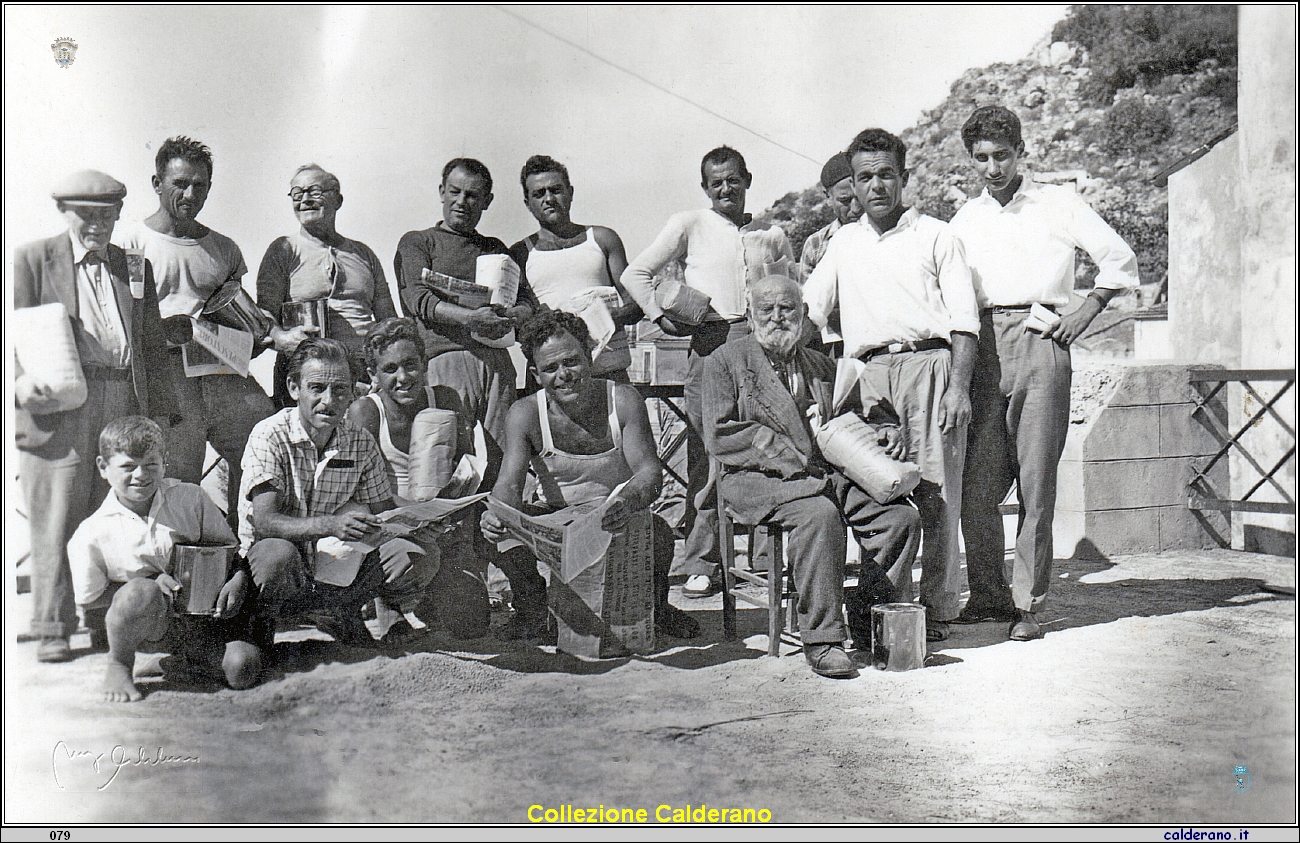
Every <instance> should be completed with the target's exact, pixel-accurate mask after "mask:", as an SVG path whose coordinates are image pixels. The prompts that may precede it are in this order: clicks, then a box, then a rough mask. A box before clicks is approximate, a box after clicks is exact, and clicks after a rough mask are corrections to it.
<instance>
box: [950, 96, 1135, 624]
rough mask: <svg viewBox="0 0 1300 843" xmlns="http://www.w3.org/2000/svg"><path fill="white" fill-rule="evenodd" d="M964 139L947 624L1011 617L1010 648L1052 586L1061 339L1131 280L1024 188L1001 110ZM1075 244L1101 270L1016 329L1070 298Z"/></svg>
mask: <svg viewBox="0 0 1300 843" xmlns="http://www.w3.org/2000/svg"><path fill="white" fill-rule="evenodd" d="M961 137H962V142H963V143H965V144H966V150H967V152H969V153H970V156H971V163H972V164H973V165H974V167H975V170H976V171H977V172H978V173H979V175H980V178H981V179H982V180H983V181H984V184H985V189H984V191H983V193H981V194H980V195H979V196H977V197H975V198H974V199H972V200H970V201H969V202H967V203H966V204H965V205H963V206H962V208H961V210H959V211H958V212H957V215H956V216H955V217H953V220H952V230H953V231H954V232H955V233H956V234H957V235H958V236H959V237H960V238H961V240H962V243H963V244H964V245H965V247H966V255H967V258H968V260H969V263H970V267H971V274H972V276H973V278H974V282H975V292H976V295H977V296H978V298H979V306H980V334H979V350H978V352H977V354H976V367H975V368H976V371H975V377H974V382H973V384H972V388H971V400H972V405H973V416H972V421H971V430H970V436H969V448H968V450H967V452H966V477H965V497H964V499H963V501H962V531H963V534H964V536H965V538H966V565H967V572H968V574H969V577H970V589H971V597H970V602H969V603H967V605H966V608H965V610H964V611H963V612H962V615H961V617H960V618H959V619H958V620H959V621H960V622H962V623H978V622H980V621H984V620H1000V621H1003V622H1010V623H1011V627H1010V632H1009V635H1010V637H1011V638H1012V640H1016V641H1029V640H1032V639H1034V638H1040V637H1042V631H1041V629H1040V628H1039V626H1038V622H1037V620H1036V619H1035V617H1034V613H1035V612H1036V611H1038V610H1040V609H1041V608H1042V605H1043V601H1044V600H1045V599H1046V598H1047V587H1048V584H1049V583H1050V582H1051V571H1052V516H1053V513H1054V510H1055V507H1056V468H1057V463H1058V462H1059V461H1060V459H1061V452H1062V450H1063V449H1064V448H1065V435H1066V432H1067V430H1068V429H1069V424H1070V344H1071V343H1073V342H1074V341H1075V340H1076V339H1078V338H1079V337H1080V336H1082V335H1083V333H1084V331H1085V330H1087V328H1088V325H1089V324H1090V323H1091V322H1092V320H1093V319H1094V318H1096V316H1097V314H1098V313H1100V312H1101V311H1102V310H1103V309H1104V308H1105V307H1106V305H1107V304H1108V303H1109V302H1110V300H1111V299H1112V298H1113V297H1114V296H1115V295H1116V294H1117V293H1119V292H1121V291H1123V290H1127V289H1132V288H1133V287H1136V286H1137V284H1138V268H1137V257H1136V256H1135V255H1134V254H1133V250H1132V249H1131V248H1129V246H1128V244H1126V243H1125V242H1124V240H1123V239H1122V238H1121V237H1120V236H1119V235H1118V234H1116V233H1115V231H1114V230H1113V229H1112V228H1111V227H1110V226H1109V225H1107V224H1106V221H1105V220H1103V219H1102V218H1101V217H1100V216H1098V215H1097V212H1096V211H1094V210H1092V208H1090V207H1088V203H1087V202H1085V201H1084V200H1083V199H1082V198H1081V197H1079V195H1078V194H1077V193H1076V192H1075V191H1074V190H1073V189H1071V188H1069V187H1061V186H1050V185H1041V184H1035V183H1034V182H1033V181H1032V180H1030V179H1028V178H1026V177H1025V176H1024V175H1023V174H1021V173H1020V172H1019V164H1020V159H1021V158H1022V157H1023V156H1024V154H1025V144H1024V141H1023V140H1022V138H1021V134H1020V120H1019V119H1017V117H1016V115H1015V114H1013V113H1012V112H1011V111H1008V110H1007V109H1005V108H1002V107H1001V106H986V107H984V108H980V109H978V110H976V112H975V113H974V114H972V115H971V117H970V119H969V120H967V121H966V125H965V126H963V127H962V131H961ZM1076 248H1078V249H1083V250H1084V251H1085V252H1087V253H1088V255H1089V256H1090V257H1091V258H1092V259H1093V261H1094V262H1095V263H1096V264H1097V266H1098V268H1099V269H1100V272H1099V273H1098V275H1097V280H1096V285H1095V287H1094V289H1093V291H1092V293H1090V294H1089V296H1088V298H1087V299H1085V300H1084V303H1083V304H1082V305H1081V306H1080V307H1079V308H1078V309H1077V310H1075V311H1073V312H1071V313H1069V314H1067V315H1065V316H1062V317H1060V321H1058V322H1056V323H1055V324H1054V325H1052V326H1051V327H1050V328H1048V329H1046V330H1042V331H1035V330H1034V329H1033V328H1032V327H1027V326H1026V320H1028V319H1029V310H1030V308H1031V307H1032V306H1033V305H1035V304H1039V305H1043V306H1045V307H1047V308H1048V309H1050V310H1053V311H1060V310H1061V309H1062V308H1063V307H1064V306H1065V305H1067V304H1068V303H1069V301H1070V291H1071V290H1072V289H1073V288H1074V250H1075V249H1076ZM1030 324H1032V322H1031V323H1030ZM1013 481H1014V482H1015V483H1016V485H1017V489H1018V492H1017V495H1018V497H1019V499H1020V521H1019V526H1018V527H1017V530H1016V553H1015V559H1014V561H1013V562H1012V563H1011V564H1010V565H1008V564H1007V563H1006V562H1005V561H1004V554H1003V534H1002V518H1001V516H1000V515H998V504H999V503H1000V502H1001V501H1002V499H1003V497H1005V495H1006V493H1007V491H1008V490H1009V489H1010V488H1011V483H1012V482H1013Z"/></svg>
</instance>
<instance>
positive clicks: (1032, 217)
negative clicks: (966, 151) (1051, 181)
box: [951, 175, 1139, 308]
mask: <svg viewBox="0 0 1300 843" xmlns="http://www.w3.org/2000/svg"><path fill="white" fill-rule="evenodd" d="M951 225H952V231H953V233H954V234H956V235H957V236H958V237H959V238H960V239H961V241H962V245H964V246H965V247H966V260H967V262H968V263H969V264H970V268H971V275H972V276H973V278H974V281H975V293H976V295H977V296H978V297H979V305H980V307H982V308H983V307H993V306H998V305H1001V306H1007V305H1020V304H1034V303H1035V302H1037V303H1040V304H1050V305H1057V306H1061V305H1065V304H1068V303H1069V301H1070V291H1071V290H1073V289H1074V250H1075V249H1083V250H1084V251H1085V252H1087V253H1088V256H1089V257H1091V258H1092V260H1093V262H1094V263H1096V264H1097V268H1098V269H1099V270H1100V272H1098V274H1097V281H1096V286H1097V287H1099V288H1101V289H1105V290H1127V289H1132V288H1133V287H1136V286H1137V285H1138V281H1139V279H1138V265H1137V256H1136V255H1135V254H1133V250H1132V249H1131V248H1129V245H1128V244H1127V243H1125V242H1124V239H1123V238H1122V237H1120V236H1119V235H1118V234H1116V233H1115V230H1114V229H1113V228H1111V227H1110V226H1109V225H1107V224H1106V221H1105V220H1103V219H1102V218H1101V216H1100V215H1098V214H1097V212H1096V211H1094V210H1093V209H1092V208H1091V207H1089V206H1088V203H1087V202H1085V201H1084V200H1083V197H1081V196H1079V194H1078V193H1076V192H1075V191H1074V189H1073V188H1070V187H1067V186H1064V185H1047V184H1036V183H1034V182H1032V181H1030V180H1029V177H1028V176H1027V175H1026V176H1024V178H1023V180H1022V181H1021V183H1020V187H1019V188H1018V189H1017V190H1016V193H1015V195H1014V196H1013V197H1012V198H1011V201H1010V202H1008V203H1007V204H1006V207H1003V206H1002V204H1001V203H1000V202H998V200H997V199H995V198H993V196H992V195H990V193H989V191H988V188H985V189H984V192H983V193H981V194H980V195H979V196H976V197H975V198H974V199H971V200H970V201H969V202H967V203H966V204H965V205H962V206H961V209H960V210H959V211H957V215H956V216H954V217H953V218H952V223H951Z"/></svg>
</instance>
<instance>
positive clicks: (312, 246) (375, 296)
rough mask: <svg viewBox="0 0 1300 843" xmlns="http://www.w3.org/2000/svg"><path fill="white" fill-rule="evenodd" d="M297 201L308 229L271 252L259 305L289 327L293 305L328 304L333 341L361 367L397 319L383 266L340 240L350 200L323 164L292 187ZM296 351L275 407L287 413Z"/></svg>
mask: <svg viewBox="0 0 1300 843" xmlns="http://www.w3.org/2000/svg"><path fill="white" fill-rule="evenodd" d="M289 199H290V201H292V202H293V213H294V216H296V217H297V218H298V222H299V224H300V225H301V228H299V230H298V231H297V232H296V233H294V234H290V235H287V236H285V237H279V238H277V239H276V240H275V241H274V242H272V243H271V245H270V246H268V247H267V249H266V254H265V255H263V256H262V263H261V265H260V266H259V267H258V269H257V304H258V306H259V307H261V308H262V309H263V310H265V311H266V312H267V313H269V314H271V316H272V318H274V319H276V320H277V321H280V322H281V323H283V319H282V317H281V309H282V307H283V305H284V303H285V302H311V301H319V300H321V299H324V300H325V301H326V312H325V336H327V337H329V338H330V339H333V340H338V341H339V342H341V343H343V346H344V347H345V348H346V349H347V350H348V353H349V354H351V355H352V356H353V357H355V358H356V359H358V360H360V359H362V358H363V356H364V355H363V352H362V346H363V345H364V343H365V339H366V335H367V334H369V333H370V329H371V328H373V327H374V326H375V324H376V323H377V322H381V321H383V320H384V319H389V318H391V317H394V316H396V315H397V309H396V308H395V307H394V306H393V297H392V294H391V293H390V292H389V290H388V281H387V279H386V278H385V277H384V267H383V264H381V263H380V262H379V258H378V257H377V256H376V255H375V253H374V252H373V251H372V250H371V249H370V247H369V246H367V245H366V244H365V243H361V242H359V241H356V240H349V239H348V238H346V237H344V236H343V235H341V234H339V232H338V228H337V226H336V221H337V218H338V213H339V208H341V207H342V206H343V193H342V190H341V189H340V185H339V180H338V178H337V177H336V176H335V175H334V174H333V173H330V172H328V171H327V170H325V169H324V168H323V167H321V166H320V165H319V164H304V165H303V166H301V167H299V168H298V169H297V170H296V171H295V172H294V174H293V179H292V180H291V181H290V182H289ZM292 351H293V349H286V351H285V352H284V353H281V354H279V355H278V356H277V358H276V365H275V401H276V404H277V405H278V406H280V407H287V406H289V404H291V403H292V402H291V401H290V400H289V394H288V391H287V389H286V386H285V377H284V373H285V369H286V364H287V359H288V356H289V353H291V352H292Z"/></svg>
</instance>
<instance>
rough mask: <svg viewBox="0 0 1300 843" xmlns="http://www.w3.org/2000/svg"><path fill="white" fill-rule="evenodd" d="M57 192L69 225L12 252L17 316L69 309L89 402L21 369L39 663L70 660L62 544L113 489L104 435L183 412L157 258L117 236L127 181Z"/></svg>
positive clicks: (22, 456)
mask: <svg viewBox="0 0 1300 843" xmlns="http://www.w3.org/2000/svg"><path fill="white" fill-rule="evenodd" d="M53 196H54V200H55V201H56V202H57V203H58V207H59V213H60V214H62V216H63V218H64V219H65V220H66V221H67V223H68V230H67V231H65V232H64V233H62V234H59V235H56V236H54V237H51V238H49V239H48V240H38V241H36V242H34V243H28V244H26V245H23V246H20V247H18V249H17V250H15V252H14V309H15V313H14V323H15V324H16V325H21V324H23V323H24V321H25V317H24V314H23V310H24V309H26V308H34V307H38V306H41V305H49V304H54V303H56V302H57V303H60V304H62V305H63V307H64V309H65V310H66V311H67V313H68V315H69V316H70V317H71V320H70V323H71V328H72V333H73V338H74V339H75V341H76V351H75V353H76V356H77V364H78V365H79V367H80V369H81V372H82V374H83V376H84V378H85V381H86V399H85V401H84V402H82V403H81V404H80V405H78V406H76V407H71V408H69V407H68V406H67V405H66V404H65V403H63V402H61V401H59V400H58V398H57V397H56V392H55V391H54V390H53V389H52V388H51V385H50V384H46V383H43V382H41V381H40V380H39V379H38V378H37V377H35V376H33V375H29V374H27V373H25V372H24V371H23V370H22V368H21V366H20V367H18V368H17V369H16V370H15V379H14V403H15V409H14V434H15V435H14V439H15V444H16V445H17V446H18V473H19V475H20V478H21V480H22V491H23V501H24V503H25V504H26V506H27V519H28V527H29V529H30V533H31V560H32V596H33V597H34V598H35V599H34V603H35V605H34V606H33V611H32V624H31V626H32V633H33V634H34V635H35V636H36V637H38V638H39V639H40V644H39V647H38V649H37V651H36V658H37V660H38V661H42V662H62V661H67V660H68V659H70V658H72V648H71V647H70V646H69V643H68V637H69V636H70V635H71V634H72V632H73V630H75V629H76V628H77V615H76V607H75V603H74V601H73V589H72V571H71V569H70V568H69V566H68V557H67V550H66V549H67V544H68V539H69V538H71V536H72V533H73V531H74V530H76V528H77V525H78V524H80V523H81V522H82V520H83V519H85V518H86V516H88V515H90V514H91V513H92V512H94V511H95V509H96V508H97V507H98V506H99V504H100V502H101V501H102V500H103V498H104V495H105V493H106V492H107V491H108V486H107V484H106V483H105V482H104V480H103V478H102V477H100V476H99V472H98V470H97V469H96V466H95V455H96V454H97V453H98V441H99V432H100V431H101V430H103V428H104V425H106V424H107V423H108V422H110V421H112V420H113V419H115V418H120V417H122V416H129V415H134V414H141V415H148V416H153V417H156V418H158V419H163V420H170V418H171V417H172V416H173V415H174V414H175V413H176V412H177V407H176V399H175V395H174V394H173V392H172V381H171V379H170V378H168V377H167V373H166V368H167V367H166V359H167V343H166V339H165V335H164V332H163V326H162V321H161V320H160V319H159V317H158V295H157V292H156V291H155V289H154V283H153V274H152V272H151V271H150V267H149V264H148V262H147V261H146V262H144V264H143V266H142V267H140V269H139V271H138V272H137V273H132V272H130V271H129V270H128V268H127V256H126V255H125V254H124V253H123V252H122V250H121V249H119V248H117V247H116V246H113V245H111V244H110V243H109V239H110V238H111V237H112V235H113V226H114V225H115V224H116V222H117V218H118V215H119V214H120V213H121V211H122V199H123V197H125V196H126V185H124V184H122V183H121V182H119V181H118V180H117V179H115V178H112V177H111V176H107V175H105V174H104V173H100V172H96V171H94V170H84V171H82V172H79V173H74V174H72V175H71V176H69V177H67V178H65V179H64V180H62V181H61V182H60V183H59V184H58V186H57V187H56V188H55V189H54V193H53ZM137 275H138V279H137V277H136V276H137Z"/></svg>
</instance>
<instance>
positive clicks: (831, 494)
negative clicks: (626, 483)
mask: <svg viewBox="0 0 1300 843" xmlns="http://www.w3.org/2000/svg"><path fill="white" fill-rule="evenodd" d="M749 314H750V315H749V321H750V325H751V326H752V328H753V333H752V334H751V335H750V336H747V337H742V338H740V339H737V340H733V341H731V342H728V343H727V344H726V345H724V346H722V348H720V349H719V350H717V351H716V352H714V353H713V355H712V356H710V357H709V359H708V360H707V361H706V362H705V365H704V406H703V410H704V441H705V444H706V446H707V447H708V451H709V453H710V454H711V455H713V457H715V458H716V459H717V460H718V461H719V462H720V463H721V464H722V476H721V478H719V483H720V484H721V488H722V493H723V497H724V499H725V500H726V502H727V507H728V511H729V512H731V513H732V514H733V515H734V516H735V517H737V518H739V519H740V520H742V521H745V522H747V523H751V524H753V523H757V522H758V521H761V520H764V519H767V520H771V521H775V522H777V523H779V524H780V525H781V526H782V527H784V528H785V529H786V531H787V536H788V538H787V543H788V547H789V554H788V555H789V558H790V560H791V562H792V564H793V565H794V579H795V585H796V589H797V590H798V592H799V602H798V606H797V611H798V615H799V630H800V632H799V634H800V638H801V640H802V642H803V648H804V656H805V658H806V659H807V660H808V664H809V665H810V666H811V667H812V670H813V672H814V673H817V674H820V675H822V676H830V677H845V676H852V675H853V674H854V668H853V664H852V662H850V661H849V658H848V656H847V654H846V653H845V652H844V646H843V645H844V639H845V630H844V622H843V620H842V619H841V612H840V607H841V606H842V605H843V602H842V601H843V594H844V552H845V532H844V520H847V521H848V522H849V526H850V527H851V528H852V529H853V531H854V535H855V536H856V537H857V539H858V541H859V544H860V545H861V546H862V575H861V577H860V578H859V585H858V589H857V591H856V592H855V593H854V595H853V599H852V600H851V602H850V604H849V623H850V625H851V630H852V633H853V638H854V641H855V643H857V645H858V647H859V648H861V647H863V646H865V642H866V641H867V640H868V636H867V629H868V628H869V627H868V626H867V611H868V610H869V608H870V605H871V604H872V603H877V602H888V601H891V600H892V599H893V597H894V590H893V587H892V585H891V583H890V580H889V578H888V574H893V575H894V576H900V575H901V574H903V573H906V574H907V575H909V576H910V574H911V568H912V561H913V559H915V557H916V550H917V544H918V543H919V541H920V530H919V523H920V522H919V518H918V516H917V514H916V511H915V510H913V509H912V508H911V507H909V506H908V505H907V504H905V503H901V504H889V505H885V506H882V505H880V504H877V503H875V502H874V501H872V500H871V498H870V497H868V496H867V494H866V493H865V492H863V491H862V490H861V489H859V488H858V487H857V486H856V485H854V484H853V483H851V482H850V481H849V480H848V479H847V478H845V477H844V476H843V475H841V474H840V473H839V472H837V471H835V470H834V469H832V468H831V467H830V466H829V465H828V464H827V463H826V461H825V460H824V458H823V457H822V455H821V452H820V451H819V450H818V448H817V445H816V442H815V439H814V431H813V429H812V426H811V424H810V422H809V411H810V410H811V409H812V408H813V406H814V404H815V403H816V397H817V395H818V393H819V392H820V391H821V387H822V386H825V387H827V388H829V385H830V384H831V382H832V381H833V380H834V378H835V364H834V363H832V362H831V360H830V358H828V357H826V356H825V355H823V354H821V353H820V352H816V351H812V350H810V349H808V348H805V347H804V346H803V344H802V338H803V323H804V319H805V318H806V317H807V307H806V306H805V305H804V303H803V299H802V297H801V295H800V290H799V285H798V284H796V283H795V282H794V281H792V280H791V279H789V278H786V277H784V276H779V275H771V276H767V277H765V278H762V279H760V280H759V281H758V282H757V283H755V284H754V285H753V286H751V287H750V291H749ZM819 382H820V384H819ZM821 412H822V413H823V414H824V413H826V412H828V409H827V408H821ZM823 417H824V416H823ZM877 434H878V436H879V437H880V441H881V443H882V445H883V446H884V447H885V450H886V452H887V453H889V454H890V455H891V456H894V457H898V456H899V455H900V453H901V452H902V449H903V441H902V437H901V435H900V433H899V430H898V428H897V427H888V426H881V427H879V428H878V429H877ZM841 513H843V516H842V515H841Z"/></svg>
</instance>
